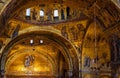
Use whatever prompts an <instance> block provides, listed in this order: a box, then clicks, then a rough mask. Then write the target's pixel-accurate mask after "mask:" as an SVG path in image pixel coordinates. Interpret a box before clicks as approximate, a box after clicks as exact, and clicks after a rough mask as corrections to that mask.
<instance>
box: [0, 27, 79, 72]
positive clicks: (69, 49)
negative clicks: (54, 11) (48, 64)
mask: <svg viewBox="0 0 120 78" xmlns="http://www.w3.org/2000/svg"><path fill="white" fill-rule="evenodd" d="M32 28H33V30H31V28H27V29H24V30H23V31H21V32H20V34H19V36H17V37H16V38H14V39H13V40H11V41H10V42H9V43H8V44H7V46H6V47H5V48H4V49H3V51H2V52H3V53H2V59H1V70H4V68H5V67H4V65H5V60H6V57H7V54H8V52H9V50H10V49H11V46H13V45H15V44H16V43H17V42H18V41H19V40H21V39H24V38H25V37H26V35H27V36H28V35H29V36H34V35H38V36H39V35H42V36H46V37H47V38H48V39H51V40H53V41H54V42H56V43H58V44H59V45H61V46H62V47H63V48H64V50H65V52H66V56H65V57H66V58H67V61H68V63H69V70H70V71H72V70H74V69H73V63H75V64H76V65H77V66H76V67H78V68H79V65H78V64H79V63H78V58H79V57H78V53H77V51H76V49H75V47H74V45H73V44H72V43H71V42H70V41H68V40H66V39H65V38H63V37H62V36H61V35H60V33H59V32H58V31H56V30H55V29H53V28H49V27H32ZM51 30H52V31H51ZM73 58H74V60H73ZM73 61H76V62H73ZM78 71H79V69H78Z"/></svg>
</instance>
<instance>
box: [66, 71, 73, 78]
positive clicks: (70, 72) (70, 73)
mask: <svg viewBox="0 0 120 78" xmlns="http://www.w3.org/2000/svg"><path fill="white" fill-rule="evenodd" d="M67 74H68V78H72V75H73V72H72V71H70V70H69V71H67Z"/></svg>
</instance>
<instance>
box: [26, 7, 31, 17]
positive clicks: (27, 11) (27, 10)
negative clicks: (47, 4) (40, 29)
mask: <svg viewBox="0 0 120 78" xmlns="http://www.w3.org/2000/svg"><path fill="white" fill-rule="evenodd" d="M26 16H30V8H28V9H26Z"/></svg>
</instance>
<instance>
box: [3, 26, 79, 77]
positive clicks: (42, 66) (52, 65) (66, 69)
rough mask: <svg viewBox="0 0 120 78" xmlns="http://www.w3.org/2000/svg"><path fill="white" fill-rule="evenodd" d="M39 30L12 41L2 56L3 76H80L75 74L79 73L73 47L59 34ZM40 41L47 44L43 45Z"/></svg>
mask: <svg viewBox="0 0 120 78" xmlns="http://www.w3.org/2000/svg"><path fill="white" fill-rule="evenodd" d="M33 28H34V27H33ZM38 28H39V27H36V29H37V30H36V31H31V32H29V33H26V32H24V33H22V34H20V35H19V36H17V37H15V38H13V40H11V41H10V42H9V43H8V45H7V46H6V47H5V48H4V50H3V52H2V53H3V54H2V57H1V70H2V72H1V74H2V76H6V77H7V78H11V77H14V78H16V77H22V78H24V77H26V76H27V77H39V78H56V77H62V78H67V77H76V78H78V77H79V75H74V74H73V73H74V72H76V74H79V69H78V68H79V65H78V64H79V63H78V56H77V54H76V50H75V49H74V46H73V45H72V44H71V43H70V42H69V41H67V40H66V39H64V38H63V37H62V36H60V35H59V34H57V33H53V32H50V31H48V30H44V29H41V30H39V31H38ZM51 36H52V37H51ZM40 40H43V41H44V42H43V41H42V43H40V42H39V41H40ZM63 41H64V42H63ZM43 62H44V63H43ZM76 68H77V69H76ZM38 70H39V71H38ZM40 70H41V71H40Z"/></svg>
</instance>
